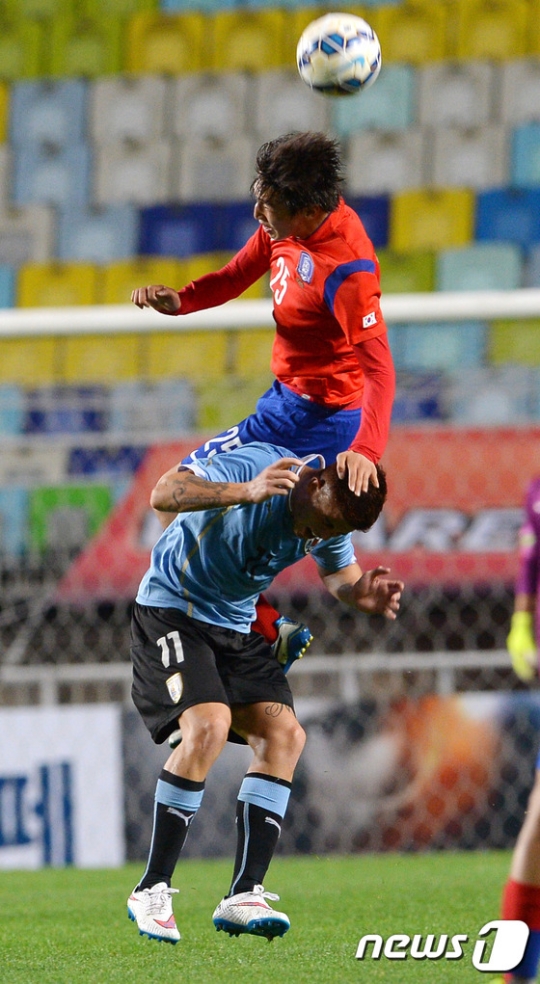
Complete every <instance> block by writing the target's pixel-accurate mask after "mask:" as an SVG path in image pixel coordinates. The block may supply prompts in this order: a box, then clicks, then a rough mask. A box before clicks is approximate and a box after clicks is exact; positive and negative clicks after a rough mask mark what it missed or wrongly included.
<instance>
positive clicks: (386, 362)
mask: <svg viewBox="0 0 540 984" xmlns="http://www.w3.org/2000/svg"><path fill="white" fill-rule="evenodd" d="M268 270H270V286H271V289H272V293H273V298H274V312H273V313H274V319H275V322H276V336H275V340H274V346H273V351H272V361H271V368H272V371H273V373H274V374H275V376H276V377H277V378H278V379H279V380H280V382H282V383H285V385H287V386H289V387H290V388H291V389H293V390H294V391H295V392H297V393H299V394H301V395H302V396H306V397H308V398H310V399H312V400H315V401H316V402H317V403H322V404H325V405H326V406H335V407H336V408H337V407H342V408H348V409H352V408H356V407H360V406H362V405H363V403H364V408H363V409H364V413H363V418H364V419H363V424H362V427H361V431H360V433H359V435H358V437H357V439H356V440H355V441H354V442H353V445H352V447H353V449H354V450H356V451H361V452H362V453H364V454H367V456H368V457H370V458H373V459H374V460H378V458H379V457H380V456H381V454H382V452H383V450H384V446H385V444H386V438H387V434H388V424H389V420H390V412H391V406H392V399H393V381H394V377H393V366H392V359H391V355H390V351H389V349H388V346H387V344H386V339H384V345H383V344H379V345H377V346H372V347H370V346H366V347H365V349H364V343H365V342H367V341H369V340H370V339H374V338H377V337H378V336H382V335H384V334H385V332H386V325H385V323H384V320H383V317H382V314H381V310H380V305H379V300H380V283H379V264H378V260H377V257H376V255H375V251H374V249H373V245H372V243H371V241H370V239H369V237H368V236H367V234H366V232H365V229H364V227H363V225H362V223H361V221H360V219H359V217H358V215H357V214H356V212H354V211H353V209H351V208H349V206H348V205H346V204H345V202H344V201H343V200H341V201H340V203H339V206H338V208H337V209H336V210H335V211H334V212H331V213H330V215H328V216H327V218H326V219H325V220H324V222H323V223H322V224H321V225H320V226H319V228H318V229H317V230H316V231H315V232H314V233H312V235H311V236H309V237H308V238H307V239H303V240H302V239H298V238H296V237H295V236H288V237H287V238H286V239H281V240H277V241H274V240H272V239H270V237H269V235H268V234H267V233H266V232H265V230H264V229H263V228H262V227H260V228H259V229H258V230H257V232H255V233H254V234H253V236H252V237H251V238H250V239H249V240H248V242H247V243H246V245H245V246H244V247H243V248H242V249H241V250H240V251H239V252H238V253H237V254H236V256H234V257H233V259H232V260H231V261H230V262H229V263H228V264H227V265H226V266H225V267H223V268H222V269H221V270H218V271H216V272H215V273H210V274H207V275H206V276H203V277H200V278H199V279H198V280H196V281H194V282H192V283H191V284H189V285H188V286H187V287H184V288H183V289H182V290H181V291H180V300H181V311H180V313H182V314H189V313H190V312H192V311H199V310H202V309H204V308H208V307H214V306H217V305H219V304H223V303H224V302H225V301H228V300H231V299H232V298H233V297H238V296H239V294H241V293H242V292H243V291H244V290H246V288H247V287H249V286H250V285H251V284H253V283H255V282H256V281H257V280H258V279H259V278H260V277H261V276H263V274H264V273H266V272H267V271H268ZM364 356H365V358H364ZM362 363H364V367H365V368H366V374H369V375H370V376H372V381H373V392H374V394H375V392H376V399H377V406H376V407H375V406H374V407H369V408H368V406H367V403H366V402H365V401H363V395H364V381H365V374H364V371H363V368H362ZM385 375H386V377H387V378H386V379H385V381H384V383H381V380H382V379H383V377H384V376H385ZM377 376H378V377H379V378H378V381H377V379H376V377H377ZM387 383H388V385H387ZM366 411H367V413H366ZM370 411H371V412H370Z"/></svg>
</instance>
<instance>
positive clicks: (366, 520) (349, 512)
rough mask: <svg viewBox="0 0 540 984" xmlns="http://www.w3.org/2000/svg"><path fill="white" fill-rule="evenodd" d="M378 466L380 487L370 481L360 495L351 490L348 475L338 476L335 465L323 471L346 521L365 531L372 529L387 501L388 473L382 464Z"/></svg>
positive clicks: (354, 527) (355, 528) (353, 526)
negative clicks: (366, 488) (365, 490)
mask: <svg viewBox="0 0 540 984" xmlns="http://www.w3.org/2000/svg"><path fill="white" fill-rule="evenodd" d="M376 468H377V478H378V479H379V488H377V486H376V485H374V484H373V482H370V483H369V488H368V490H367V492H361V493H360V495H356V494H355V493H354V492H351V490H350V488H349V484H348V477H347V475H346V476H345V478H338V474H337V469H336V466H335V465H328V467H327V468H325V469H324V470H323V472H322V475H323V477H324V478H325V479H326V480H327V481H328V482H330V483H331V485H332V493H333V495H334V498H335V500H336V503H337V505H338V506H339V510H340V512H341V515H342V516H343V519H344V520H345V522H346V523H348V524H349V526H352V528H353V529H354V530H361V531H362V532H363V533H365V532H366V531H367V530H369V529H371V527H372V526H373V524H374V522H375V520H376V519H378V518H379V515H380V513H381V511H382V507H383V506H384V503H385V501H386V495H387V491H388V490H387V485H386V473H385V471H384V468H382V467H381V465H376Z"/></svg>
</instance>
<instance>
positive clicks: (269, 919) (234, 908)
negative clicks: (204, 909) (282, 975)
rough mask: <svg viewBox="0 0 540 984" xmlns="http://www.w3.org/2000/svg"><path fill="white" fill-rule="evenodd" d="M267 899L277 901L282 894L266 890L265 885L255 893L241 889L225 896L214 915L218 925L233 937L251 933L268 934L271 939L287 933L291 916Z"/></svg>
mask: <svg viewBox="0 0 540 984" xmlns="http://www.w3.org/2000/svg"><path fill="white" fill-rule="evenodd" d="M267 899H271V900H272V902H277V901H278V899H279V895H273V894H272V893H271V892H265V890H264V888H263V887H262V885H255V887H254V889H253V891H252V892H240V893H239V894H238V895H231V896H230V898H228V899H222V901H221V902H220V903H219V905H218V906H217V907H216V910H215V912H214V915H213V916H212V919H213V923H214V926H215V927H216V929H217V930H218V931H219V930H221V929H223V930H225V932H226V933H228V934H229V936H240V934H241V933H250V934H251V935H252V936H265V937H266V939H267V940H268V941H269V942H270V941H271V940H273V939H274V937H275V936H284V935H285V933H286V932H287V930H288V929H289V928H290V925H291V924H290V921H289V917H288V916H286V915H285V913H284V912H276V911H275V909H272V906H271V905H268V902H267V901H266V900H267Z"/></svg>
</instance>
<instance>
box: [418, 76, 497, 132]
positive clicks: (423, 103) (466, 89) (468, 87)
mask: <svg viewBox="0 0 540 984" xmlns="http://www.w3.org/2000/svg"><path fill="white" fill-rule="evenodd" d="M495 72H496V70H495V68H494V66H493V65H491V64H490V63H489V62H487V61H486V62H481V61H468V62H443V63H440V64H437V65H425V66H424V67H423V68H421V69H418V83H417V84H418V122H419V124H420V126H431V127H449V126H460V127H464V128H466V129H468V128H469V127H470V128H473V127H477V126H484V125H485V124H486V123H489V122H491V116H492V103H493V95H492V93H493V85H494V83H495V78H496V74H495Z"/></svg>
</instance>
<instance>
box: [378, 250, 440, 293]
mask: <svg viewBox="0 0 540 984" xmlns="http://www.w3.org/2000/svg"><path fill="white" fill-rule="evenodd" d="M377 256H378V258H379V263H380V265H381V287H382V291H383V294H408V293H416V292H417V291H424V290H426V291H432V290H435V254H434V253H430V252H414V253H412V252H408V253H394V252H393V251H392V250H391V249H378V250H377Z"/></svg>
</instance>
